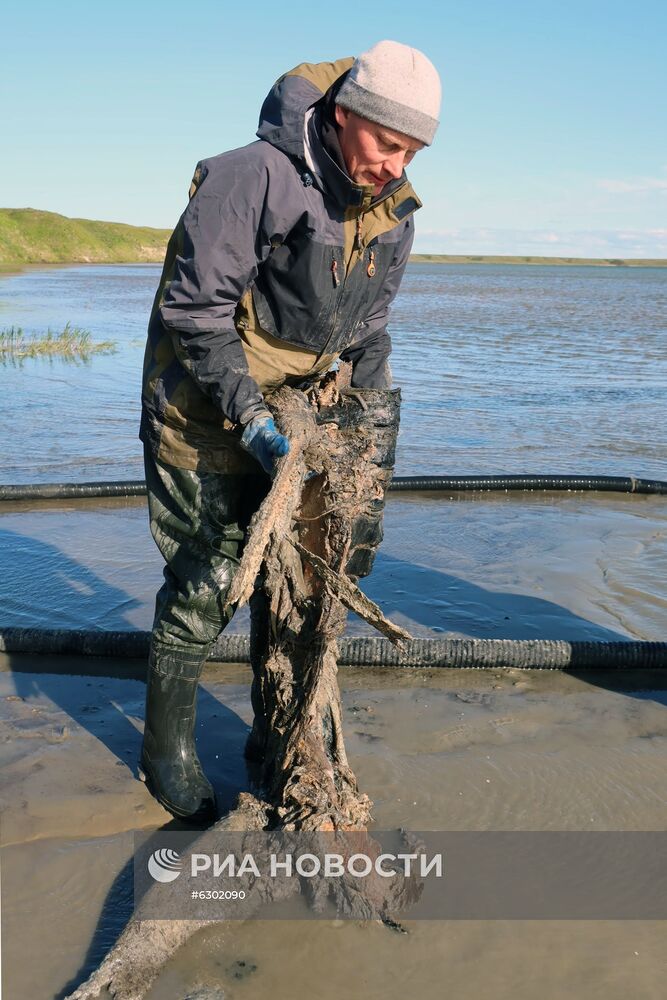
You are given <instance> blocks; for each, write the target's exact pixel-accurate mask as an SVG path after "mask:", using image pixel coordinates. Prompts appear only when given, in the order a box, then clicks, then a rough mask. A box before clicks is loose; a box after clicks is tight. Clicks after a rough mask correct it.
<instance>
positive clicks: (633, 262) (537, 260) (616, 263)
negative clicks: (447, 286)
mask: <svg viewBox="0 0 667 1000" xmlns="http://www.w3.org/2000/svg"><path fill="white" fill-rule="evenodd" d="M410 260H411V261H412V262H413V264H551V265H554V264H560V265H563V266H565V267H567V266H569V267H577V266H581V265H582V264H586V265H590V266H591V267H667V260H664V259H662V258H655V259H653V258H650V259H649V258H645V259H641V260H640V259H639V258H638V257H623V258H620V257H519V256H509V255H503V256H501V255H498V256H493V255H491V254H452V253H415V254H412V256H411V257H410Z"/></svg>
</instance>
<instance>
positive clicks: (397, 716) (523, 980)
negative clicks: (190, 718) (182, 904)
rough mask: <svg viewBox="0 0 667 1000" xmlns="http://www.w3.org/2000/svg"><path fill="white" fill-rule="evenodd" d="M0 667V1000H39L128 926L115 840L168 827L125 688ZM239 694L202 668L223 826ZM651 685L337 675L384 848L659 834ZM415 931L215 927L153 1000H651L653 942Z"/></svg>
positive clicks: (624, 935)
mask: <svg viewBox="0 0 667 1000" xmlns="http://www.w3.org/2000/svg"><path fill="white" fill-rule="evenodd" d="M7 659H9V658H5V665H6V666H11V667H12V668H13V673H4V674H0V709H1V711H2V744H1V745H2V759H3V765H4V766H3V793H2V800H3V801H2V807H3V813H2V815H3V825H2V833H3V840H4V845H5V846H4V848H3V852H2V865H3V869H2V878H3V944H4V956H5V984H6V990H7V995H9V996H11V997H12V998H14V1000H42V998H44V1000H46V998H50V997H53V996H57V995H58V991H59V990H61V989H62V988H63V987H64V986H65V985H66V984H67V983H68V982H70V981H72V980H73V979H74V980H80V978H81V977H82V976H83V975H84V974H88V972H89V971H90V970H91V969H92V968H94V967H95V966H96V965H97V963H98V962H99V961H100V959H101V958H102V956H103V954H104V953H105V951H106V950H107V949H108V947H109V945H110V943H111V941H112V940H113V938H114V936H115V934H117V932H118V930H119V928H120V927H122V926H123V924H124V923H125V920H126V919H127V918H128V916H129V915H130V912H131V899H130V895H131V890H130V885H131V875H130V864H131V858H132V835H131V830H132V829H149V828H156V827H158V826H162V825H164V824H165V823H166V822H167V821H168V820H169V817H168V815H167V814H166V813H164V812H163V811H162V809H161V808H160V807H159V806H158V805H157V804H156V803H155V802H154V801H153V800H152V799H151V798H150V796H149V795H148V793H147V792H146V789H145V788H144V786H143V785H142V784H141V783H140V782H139V781H138V780H136V769H135V762H136V757H137V753H138V749H139V741H140V729H141V721H140V720H141V715H142V709H143V685H142V684H141V683H140V681H138V680H128V679H125V680H123V679H120V678H110V677H95V676H91V675H90V674H89V675H87V676H85V675H84V676H80V677H77V676H70V677H66V676H63V675H61V674H60V675H59V674H53V673H51V674H50V673H48V672H43V671H44V669H46V670H48V669H49V667H51V668H53V666H54V662H53V661H52V662H51V664H50V663H49V661H46V662H44V661H42V660H41V659H39V658H38V659H36V660H34V661H31V660H30V659H29V658H26V657H13V658H11V661H12V662H11V663H7ZM97 666H98V667H99V666H100V664H99V663H98V664H97ZM115 666H119V667H121V666H122V665H114V664H112V663H109V662H107V663H106V664H105V665H104V667H105V669H106V670H107V672H108V671H109V670H111V669H114V667H115ZM132 666H133V665H130V668H132ZM135 666H136V667H138V666H139V665H135ZM58 667H59V668H62V667H63V664H62V663H61V662H58ZM69 668H70V669H72V670H73V671H77V670H79V669H88V670H90V663H87V661H84V660H79V661H72V662H71V663H70V664H69ZM126 669H127V665H126ZM248 681H249V671H248V669H247V668H244V667H233V666H229V667H227V666H225V667H222V666H221V667H217V668H216V667H215V666H212V667H211V668H210V669H209V670H208V673H207V677H206V681H205V684H204V685H203V688H202V692H201V695H200V701H199V720H200V726H199V730H198V732H199V737H198V738H199V740H200V748H201V756H202V760H203V763H204V766H205V768H206V770H207V772H208V773H209V775H210V776H211V779H212V780H213V782H214V784H215V786H216V788H217V790H218V791H219V793H220V795H221V800H222V804H223V807H224V806H229V805H231V803H232V801H233V799H234V796H235V795H236V794H237V793H238V791H239V790H241V789H242V788H244V787H247V776H246V774H245V769H244V766H243V762H242V747H243V743H244V739H245V736H246V733H247V731H248V726H249V723H250V719H251V710H250V704H249V698H248V686H247V685H248ZM650 684H651V682H650V680H648V681H647V678H643V679H641V682H639V680H638V683H637V684H635V685H634V689H631V688H629V687H628V688H627V689H622V687H619V686H618V681H617V687H616V688H612V687H611V686H610V681H609V678H601V677H597V678H593V679H580V678H574V677H568V676H564V675H560V674H540V675H536V674H527V673H522V672H519V671H502V672H500V671H496V672H493V673H490V674H489V673H484V674H474V673H470V672H467V673H466V672H457V673H449V672H448V673H444V672H430V673H419V674H415V673H412V674H410V675H409V676H405V675H400V676H398V675H395V674H394V675H391V676H387V675H384V674H382V673H380V672H379V671H375V672H373V671H360V670H354V671H351V670H343V671H342V672H341V685H342V688H343V704H344V713H345V715H344V718H345V726H346V733H347V746H348V749H349V753H350V758H351V763H352V766H353V768H354V769H355V772H356V773H357V775H358V777H359V780H360V783H361V785H362V787H363V788H364V789H366V790H367V791H368V793H369V794H370V795H371V797H372V798H373V800H374V802H375V809H374V819H375V825H376V827H377V828H378V829H393V828H395V827H397V826H402V825H407V826H409V828H411V829H433V830H467V829H470V830H585V829H595V830H660V829H664V826H665V819H666V816H667V775H666V769H665V763H664V762H665V749H666V747H667V693H666V692H665V691H664V690H656V689H655V678H654V679H653V686H650ZM642 685H643V686H642ZM647 685H648V686H647ZM410 931H411V933H410V934H409V935H407V936H400V935H397V934H395V933H394V932H390V931H388V930H386V929H384V928H382V927H379V926H377V925H374V924H370V925H369V924H360V923H357V922H351V923H347V922H341V923H336V922H326V923H320V922H316V923H310V922H308V923H303V922H294V921H288V922H281V921H269V922H267V921H263V922H253V921H250V922H247V923H245V924H231V925H216V926H213V927H211V928H210V929H207V930H206V931H205V932H203V933H202V934H200V935H199V936H198V937H196V938H194V939H193V940H192V941H191V942H190V943H189V944H188V945H187V946H186V947H185V948H184V949H183V950H182V951H181V952H180V953H179V954H178V955H176V956H175V957H174V959H173V961H172V962H170V963H169V965H168V966H167V967H166V968H165V970H164V972H163V974H162V975H161V977H160V980H159V982H158V983H157V984H156V985H155V987H154V989H153V991H152V993H151V997H153V998H154V1000H157V998H161V1000H182V998H184V997H185V996H186V995H187V993H188V990H191V989H193V987H194V986H195V985H196V984H197V983H205V984H207V985H210V986H213V985H215V986H218V987H220V988H221V989H224V991H225V996H226V997H228V998H234V997H235V998H239V1000H242V998H245V997H248V998H250V997H268V996H271V997H279V998H283V997H284V998H285V1000H287V998H291V997H294V996H302V995H303V996H305V995H313V985H314V982H315V976H316V977H317V988H316V995H317V996H318V997H322V998H324V1000H329V998H331V1000H333V998H334V997H339V996H341V995H344V996H352V995H360V994H359V993H358V992H356V988H355V989H354V990H353V989H351V987H350V985H349V984H350V982H356V983H357V984H359V988H360V989H361V990H362V995H363V996H367V997H378V998H379V997H383V998H387V1000H394V998H395V1000H399V998H402V997H403V996H404V995H405V994H406V992H410V993H411V994H413V995H416V996H419V997H424V998H429V1000H430V998H434V1000H435V998H436V997H440V996H441V995H442V992H443V983H446V984H447V987H448V988H449V989H451V990H453V991H455V993H456V995H457V996H462V997H466V998H468V997H469V998H471V1000H472V998H474V997H478V996H492V997H494V998H505V997H507V998H508V1000H509V998H510V997H512V998H519V1000H523V998H525V1000H534V997H535V995H536V993H537V992H539V994H540V995H541V996H544V997H547V998H554V1000H555V998H560V997H563V996H566V995H568V996H582V997H583V996H585V997H587V998H588V997H593V996H605V997H609V998H612V1000H615V998H618V1000H621V998H625V997H626V996H627V995H632V996H637V997H646V998H649V997H651V998H653V997H655V998H656V1000H657V998H658V997H660V996H663V995H664V993H662V992H661V990H662V989H663V985H664V975H665V972H667V967H666V962H665V958H664V955H665V950H664V924H660V923H655V922H653V923H652V922H637V921H635V922H628V921H626V922H619V921H611V922H592V921H589V922H564V923H563V922H549V921H545V922H541V921H538V922H528V921H516V922H512V921H499V922H481V921H478V922H456V921H433V922H432V921H429V922H417V923H414V922H413V923H412V924H411V925H410ZM36 941H39V948H36V947H35V942H36Z"/></svg>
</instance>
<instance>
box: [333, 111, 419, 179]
mask: <svg viewBox="0 0 667 1000" xmlns="http://www.w3.org/2000/svg"><path fill="white" fill-rule="evenodd" d="M336 124H337V125H338V138H339V141H340V148H341V150H342V153H343V158H344V160H345V164H346V166H347V172H348V174H349V175H350V177H351V178H352V180H353V181H354V182H355V184H372V185H373V197H377V195H379V194H380V192H381V191H382V188H383V187H384V186H385V184H387V183H388V182H389V181H391V180H394V178H397V177H400V176H401V174H402V173H403V168H404V167H405V166H406V165H407V164H408V163H409V162H410V160H411V159H412V158H413V156H414V155H415V153H418V152H419V150H420V149H423V148H424V143H423V142H419V140H418V139H411V138H410V136H409V135H403V133H402V132H395V131H394V130H393V129H390V128H386V127H385V126H384V125H377V124H376V123H375V122H371V121H368V119H367V118H361V117H360V116H359V115H357V114H355V113H354V111H348V110H347V108H341V107H340V106H339V105H338V104H337V105H336Z"/></svg>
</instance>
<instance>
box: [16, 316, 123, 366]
mask: <svg viewBox="0 0 667 1000" xmlns="http://www.w3.org/2000/svg"><path fill="white" fill-rule="evenodd" d="M115 350H116V345H115V343H114V342H113V341H112V340H103V341H98V342H95V341H93V340H92V339H91V334H90V331H89V330H81V329H80V328H79V327H78V326H72V325H71V324H70V323H66V324H65V327H64V329H63V330H61V331H60V333H54V332H53V330H51V328H49V329H48V330H47V331H46V333H32V334H29V335H28V334H26V333H25V332H24V331H23V329H22V328H21V327H20V326H10V327H8V328H7V329H5V330H0V358H3V359H5V358H38V357H54V356H55V357H63V358H83V359H84V360H85V359H86V358H89V357H90V355H91V354H110V353H112V352H113V351H115Z"/></svg>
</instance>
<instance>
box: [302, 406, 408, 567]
mask: <svg viewBox="0 0 667 1000" xmlns="http://www.w3.org/2000/svg"><path fill="white" fill-rule="evenodd" d="M400 410H401V390H400V389H393V390H387V389H347V390H344V391H343V392H342V393H341V394H340V396H339V399H338V401H337V402H336V403H335V404H332V405H331V406H329V407H324V408H323V409H321V410H320V411H319V413H318V415H317V422H318V423H319V424H326V423H334V424H335V425H336V426H337V427H338V428H340V430H342V431H343V432H345V431H346V430H347V431H349V432H350V433H355V432H357V430H358V428H359V425H360V424H362V423H363V426H364V428H366V429H367V432H368V435H369V446H370V459H371V461H372V463H373V464H374V465H376V466H378V467H379V468H380V469H382V470H385V471H386V473H387V475H386V477H384V490H385V495H386V490H387V489H388V488H389V484H390V482H391V476H392V473H393V468H394V462H395V460H396V440H397V437H398V428H399V423H400ZM384 504H385V496H384V495H383V496H382V497H369V499H368V501H367V505H366V508H365V510H364V511H363V512H362V513H360V514H359V515H358V516H356V517H355V518H354V519H353V520H352V533H351V540H350V552H349V557H348V560H347V563H346V565H345V572H346V574H347V576H350V577H352V578H359V577H363V576H368V575H369V574H370V572H371V570H372V568H373V563H374V561H375V556H376V554H377V551H378V548H379V546H380V543H381V542H382V539H383V537H384V536H383V530H382V521H383V514H384Z"/></svg>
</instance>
